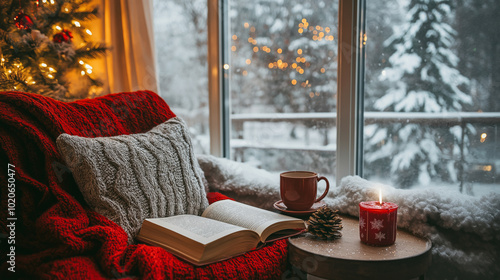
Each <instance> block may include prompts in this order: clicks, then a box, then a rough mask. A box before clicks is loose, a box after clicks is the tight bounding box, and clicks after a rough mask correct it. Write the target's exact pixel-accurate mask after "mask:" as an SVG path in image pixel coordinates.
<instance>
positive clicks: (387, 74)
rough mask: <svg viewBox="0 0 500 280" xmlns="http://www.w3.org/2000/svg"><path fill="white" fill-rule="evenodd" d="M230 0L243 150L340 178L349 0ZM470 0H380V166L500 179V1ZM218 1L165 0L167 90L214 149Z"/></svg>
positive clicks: (477, 182)
mask: <svg viewBox="0 0 500 280" xmlns="http://www.w3.org/2000/svg"><path fill="white" fill-rule="evenodd" d="M228 2H229V7H228V14H227V16H228V19H229V20H228V22H229V23H228V24H229V25H228V33H229V34H225V36H226V37H227V40H226V45H225V46H224V47H225V48H226V51H227V52H228V55H229V63H228V64H227V70H226V72H225V74H227V79H228V82H229V94H230V98H231V101H230V104H231V105H230V106H231V107H230V110H231V136H230V137H231V141H230V145H231V159H233V160H237V161H243V162H246V163H248V164H251V165H252V166H256V167H259V168H262V169H265V170H268V171H271V172H277V173H278V172H281V171H285V170H298V169H302V170H303V169H307V170H314V171H316V172H319V173H320V174H323V175H326V176H327V177H329V178H331V180H330V181H331V182H335V180H334V178H335V168H336V165H337V164H341V163H337V162H336V160H335V158H336V149H337V146H336V125H335V124H336V109H337V101H336V90H337V84H336V78H337V53H338V46H337V45H338V41H337V13H338V2H337V1H297V0H289V1H285V0H269V1H260V2H258V3H255V2H252V1H239V0H238V1H228ZM465 2H466V3H463V2H460V3H458V2H457V3H453V5H450V2H447V1H440V2H439V4H437V3H438V2H437V1H436V2H435V1H432V0H430V1H426V2H422V3H421V4H419V5H416V4H415V3H414V2H413V1H411V2H410V1H406V0H400V1H382V0H373V1H367V7H366V22H367V24H366V34H365V35H364V37H363V40H364V42H365V43H366V45H365V46H366V50H365V51H366V56H365V79H364V80H365V85H364V106H365V107H364V110H365V113H364V118H365V126H364V138H363V139H364V141H363V155H364V168H363V176H364V177H365V178H366V179H368V180H373V181H377V182H381V183H384V184H388V185H393V186H395V187H397V188H427V187H440V188H444V189H447V190H449V191H453V192H454V191H457V192H462V193H464V194H468V195H474V196H482V195H487V194H488V193H489V192H491V191H492V192H496V193H500V148H499V147H500V143H499V142H500V131H499V124H500V104H499V103H498V102H496V100H495V93H497V92H498V90H500V89H498V87H499V85H498V84H499V78H498V76H496V74H494V73H500V70H499V69H497V68H498V67H499V65H500V62H498V61H495V60H494V59H491V58H492V57H495V56H493V52H498V48H496V49H491V45H490V43H492V40H495V38H497V37H498V36H497V35H496V34H493V33H491V31H490V28H482V27H485V26H488V25H494V24H496V25H498V23H499V19H498V18H497V17H488V16H485V9H489V8H491V7H489V6H488V5H493V4H494V5H497V6H498V5H500V4H497V3H496V2H493V4H492V3H490V1H486V2H487V3H486V2H481V1H476V0H471V1H465ZM206 13H207V7H206V1H202V0H194V1H180V0H170V1H155V36H156V43H157V44H156V46H157V58H158V66H159V71H160V95H161V96H162V97H163V98H164V99H165V100H166V101H167V103H168V104H169V105H170V106H171V107H172V109H173V111H174V112H176V114H178V115H179V116H181V117H182V118H184V119H185V120H186V121H187V123H188V125H189V127H190V128H191V132H192V135H193V143H194V144H195V149H196V152H197V153H209V152H210V151H209V144H210V142H209V124H208V115H209V110H208V75H207V73H208V68H207V29H206ZM486 15H488V13H486ZM485 38H488V40H485ZM499 43H500V42H499ZM496 57H498V55H497V56H496ZM497 59H498V58H497ZM495 70H497V71H496V72H495Z"/></svg>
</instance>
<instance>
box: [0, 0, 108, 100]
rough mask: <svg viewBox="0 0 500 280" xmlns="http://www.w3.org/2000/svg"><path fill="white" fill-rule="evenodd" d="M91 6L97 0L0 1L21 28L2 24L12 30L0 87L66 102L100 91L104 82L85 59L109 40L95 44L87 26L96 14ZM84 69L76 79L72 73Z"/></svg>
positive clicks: (0, 47) (2, 45)
mask: <svg viewBox="0 0 500 280" xmlns="http://www.w3.org/2000/svg"><path fill="white" fill-rule="evenodd" d="M91 4H92V0H58V1H55V0H49V1H47V0H42V1H19V0H0V5H1V6H2V7H5V8H4V9H3V10H2V13H3V16H7V18H12V19H13V21H11V22H10V24H12V25H15V26H16V27H17V29H12V28H9V26H2V27H0V29H1V30H8V31H7V32H5V33H4V37H5V38H6V39H5V40H1V41H0V53H1V54H2V61H1V68H0V71H3V73H4V75H0V90H12V89H15V90H21V91H27V92H32V93H39V94H43V95H48V96H51V97H54V98H57V99H61V100H72V99H80V98H85V97H87V96H94V94H95V93H96V92H100V86H101V85H102V83H101V82H100V81H99V80H98V79H96V77H94V76H93V75H91V74H93V69H92V66H90V65H89V64H88V63H83V60H82V59H93V58H96V57H98V56H100V55H104V54H105V52H106V47H105V46H104V44H100V43H95V42H92V41H91V39H90V37H89V36H91V35H92V31H91V30H90V29H88V28H85V27H83V26H82V23H83V22H86V20H89V19H94V18H95V17H96V15H97V10H96V9H93V8H91V6H90V5H91ZM21 5H23V6H21ZM32 19H36V22H34V21H33V20H32ZM35 23H36V24H35ZM5 24H8V23H7V22H6V23H5ZM0 25H1V24H0ZM82 71H83V72H84V74H83V75H82V76H85V78H84V79H78V80H75V79H73V77H72V75H74V74H76V75H79V74H81V72H82Z"/></svg>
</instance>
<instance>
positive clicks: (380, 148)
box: [365, 0, 472, 187]
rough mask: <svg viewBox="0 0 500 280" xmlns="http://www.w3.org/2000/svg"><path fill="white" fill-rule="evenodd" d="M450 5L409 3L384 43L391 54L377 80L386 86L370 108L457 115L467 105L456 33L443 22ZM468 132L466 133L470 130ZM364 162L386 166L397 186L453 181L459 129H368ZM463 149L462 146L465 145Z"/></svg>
mask: <svg viewBox="0 0 500 280" xmlns="http://www.w3.org/2000/svg"><path fill="white" fill-rule="evenodd" d="M450 10H451V5H450V1H435V0H411V1H410V4H409V7H408V18H409V20H408V22H407V23H406V24H404V25H402V26H401V28H400V30H397V32H396V34H395V35H394V36H393V37H392V38H389V39H388V44H387V51H388V52H389V53H390V54H391V55H390V57H389V59H388V61H387V64H388V65H387V67H386V68H385V69H384V70H383V71H382V74H381V75H382V79H383V80H384V81H386V82H387V83H388V84H389V86H390V88H389V89H388V90H387V92H386V94H385V95H384V96H383V97H381V98H379V99H378V100H377V101H376V102H375V104H374V107H375V108H376V109H378V110H380V111H390V112H426V113H440V112H459V111H462V110H464V109H465V108H466V107H467V106H469V105H470V104H471V103H472V98H471V97H470V96H469V95H467V94H466V93H465V92H464V89H465V88H466V87H467V85H468V83H469V80H468V79H467V78H466V77H465V76H463V75H462V74H461V73H460V72H459V71H458V70H457V65H458V57H457V56H456V55H455V54H454V53H453V51H452V47H453V45H452V43H453V42H454V37H455V33H456V32H455V31H454V30H453V28H452V27H451V26H450V24H449V23H448V22H449V21H450V19H449V18H447V15H449V14H450ZM469 130H470V129H469ZM365 131H370V133H368V135H367V142H366V143H367V153H366V155H365V160H366V161H367V163H369V164H370V165H371V166H387V167H389V168H390V171H389V172H390V174H391V176H392V178H393V179H394V181H395V182H396V183H397V184H398V185H399V186H400V187H410V186H411V185H412V184H414V183H416V182H419V183H421V184H424V185H425V184H428V183H429V182H430V181H431V179H435V178H440V179H442V180H448V181H456V180H457V176H458V175H457V174H456V171H455V170H456V166H455V164H456V163H455V160H454V159H457V158H458V157H459V152H460V148H459V146H460V144H461V141H462V139H463V141H464V142H466V141H468V137H466V136H465V137H463V138H462V137H461V135H462V133H465V132H464V131H462V128H461V127H459V126H454V127H446V128H440V129H439V128H436V127H431V126H430V125H420V124H415V123H409V124H407V123H404V122H399V123H391V124H374V125H371V126H367V130H365ZM465 146H466V145H465Z"/></svg>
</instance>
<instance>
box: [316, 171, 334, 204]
mask: <svg viewBox="0 0 500 280" xmlns="http://www.w3.org/2000/svg"><path fill="white" fill-rule="evenodd" d="M316 178H317V180H318V182H319V181H321V180H325V183H326V189H325V192H324V193H323V194H322V195H321V196H320V197H319V198H318V199H316V201H315V203H316V202H318V201H320V200H322V199H323V198H325V196H326V195H327V194H328V191H329V190H330V183H329V182H328V179H326V178H325V177H323V176H321V177H316Z"/></svg>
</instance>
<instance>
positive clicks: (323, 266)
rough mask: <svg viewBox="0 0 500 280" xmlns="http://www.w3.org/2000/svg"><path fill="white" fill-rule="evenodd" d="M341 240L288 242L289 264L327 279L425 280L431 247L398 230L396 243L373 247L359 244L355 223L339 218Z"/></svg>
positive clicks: (426, 240)
mask: <svg viewBox="0 0 500 280" xmlns="http://www.w3.org/2000/svg"><path fill="white" fill-rule="evenodd" d="M342 225H343V229H342V238H340V239H338V240H333V241H323V240H320V239H315V238H314V237H312V236H311V235H310V234H306V235H305V236H300V237H296V238H293V237H292V238H289V239H288V244H289V249H288V259H289V261H290V263H291V264H292V265H293V266H295V267H297V268H298V269H300V270H301V271H304V272H306V273H308V274H310V275H313V276H317V277H321V278H327V279H386V280H387V279H414V278H420V279H423V278H424V274H425V272H426V271H427V268H428V267H429V265H430V263H431V247H432V244H431V242H430V240H428V239H422V238H419V237H416V236H414V235H411V234H410V233H407V232H405V231H400V230H398V232H397V236H396V243H394V244H393V245H391V246H385V247H373V246H368V245H365V244H363V243H361V241H360V238H359V224H358V220H357V219H353V218H351V217H347V216H342Z"/></svg>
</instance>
